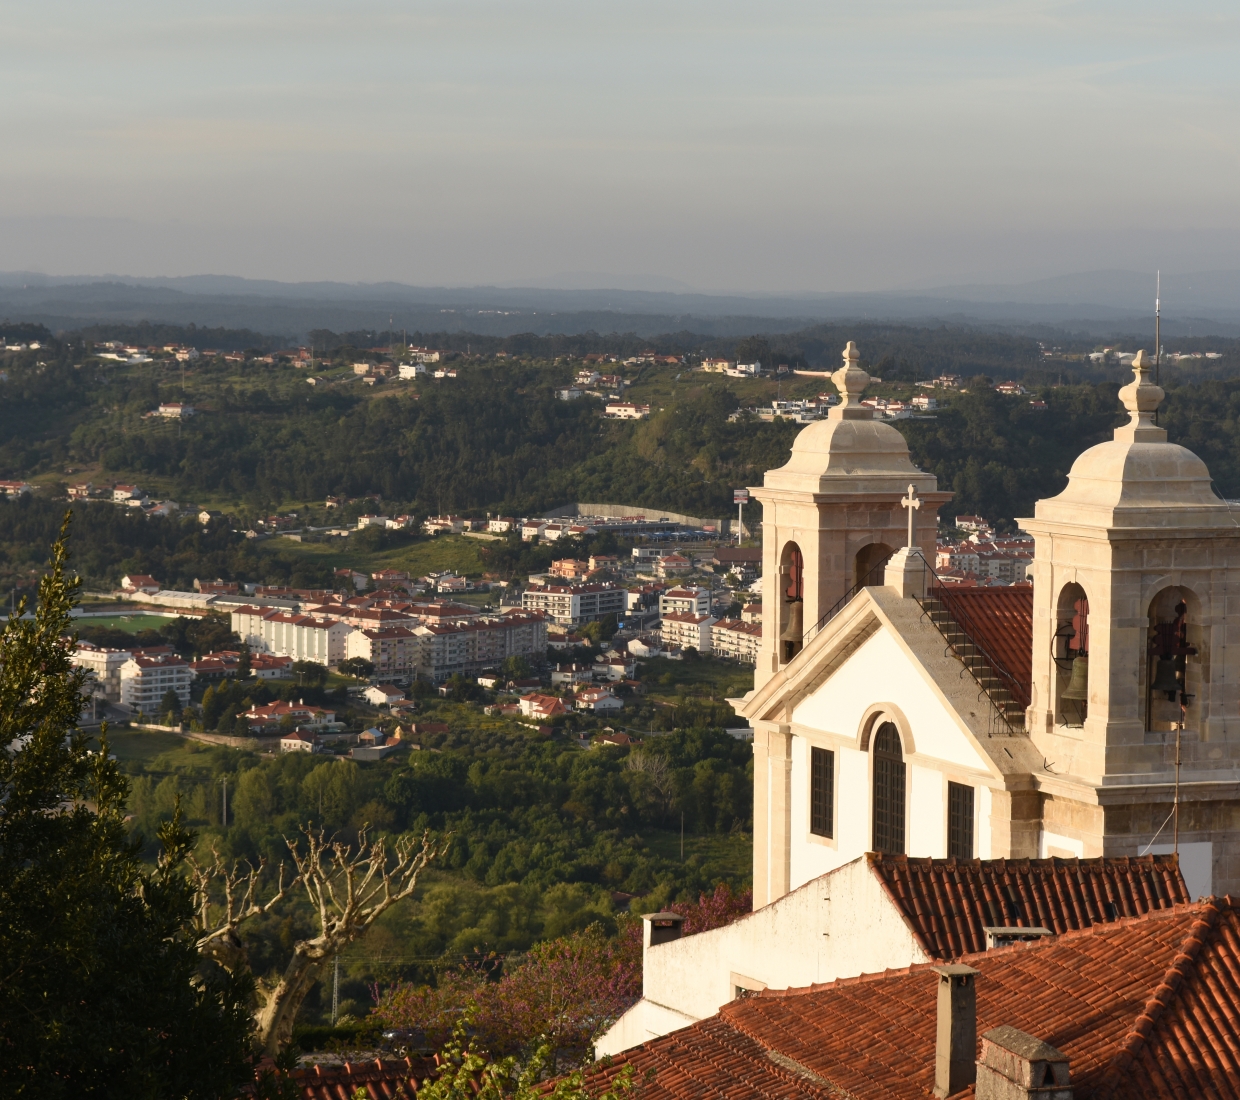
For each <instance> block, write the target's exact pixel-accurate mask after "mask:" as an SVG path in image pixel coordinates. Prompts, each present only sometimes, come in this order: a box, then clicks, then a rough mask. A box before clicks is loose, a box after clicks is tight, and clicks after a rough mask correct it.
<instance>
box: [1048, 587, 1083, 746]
mask: <svg viewBox="0 0 1240 1100" xmlns="http://www.w3.org/2000/svg"><path fill="white" fill-rule="evenodd" d="M1051 657H1052V658H1053V660H1054V677H1055V683H1054V688H1053V690H1054V698H1055V720H1056V722H1058V723H1059V724H1060V725H1062V726H1073V727H1077V728H1079V727H1081V726H1084V725H1085V719H1086V718H1087V717H1088V715H1089V597H1088V596H1086V595H1085V589H1083V588H1082V587H1081V586H1080V585H1079V584H1066V585H1064V587H1063V590H1062V591H1061V592H1060V593H1059V600H1058V603H1057V604H1056V608H1055V631H1054V633H1053V634H1052V635H1051Z"/></svg>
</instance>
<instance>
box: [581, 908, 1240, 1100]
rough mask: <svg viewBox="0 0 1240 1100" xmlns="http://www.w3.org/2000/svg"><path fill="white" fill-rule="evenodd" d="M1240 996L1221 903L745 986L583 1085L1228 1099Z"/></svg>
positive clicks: (1239, 930)
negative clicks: (949, 958)
mask: <svg viewBox="0 0 1240 1100" xmlns="http://www.w3.org/2000/svg"><path fill="white" fill-rule="evenodd" d="M656 916H657V915H656ZM646 923H647V926H648V931H647V939H650V938H651V933H650V930H649V929H650V926H651V925H652V924H653V922H652V921H651V920H650V919H649V918H647V921H646ZM660 931H661V930H660ZM653 950H655V951H657V950H661V947H655V948H653ZM944 987H948V988H949V989H950V990H951V994H950V995H949V996H945V995H944V994H943V993H940V992H939V990H940V989H941V988H944ZM1238 1003H1240V912H1238V911H1237V908H1236V906H1235V905H1233V903H1232V902H1231V900H1230V899H1228V898H1222V899H1220V898H1211V899H1209V900H1206V901H1202V902H1198V903H1196V904H1179V905H1176V906H1174V907H1173V908H1170V909H1164V910H1159V911H1155V912H1150V913H1146V914H1144V915H1141V916H1137V917H1132V918H1127V919H1123V920H1119V921H1116V922H1113V923H1105V924H1097V925H1094V926H1091V927H1088V928H1085V929H1083V930H1079V931H1066V932H1064V933H1062V934H1060V935H1053V936H1039V937H1037V938H1036V939H1035V940H1033V941H1031V942H1025V943H1016V944H1013V945H1009V946H1003V947H1000V948H997V949H990V950H986V951H982V952H978V953H971V954H966V955H963V956H961V957H959V958H957V960H956V961H955V963H954V964H953V965H952V966H951V967H943V966H942V965H939V964H935V963H922V964H915V965H912V966H909V967H906V968H901V969H898V970H895V971H890V970H889V971H887V972H886V973H876V974H868V975H865V976H862V977H855V978H843V979H838V980H835V981H831V982H828V983H825V984H821V985H808V986H806V987H803V988H797V989H787V990H770V989H767V990H762V989H758V990H751V991H749V992H748V993H747V995H745V996H740V997H737V998H736V999H734V1000H732V1001H731V1002H730V1003H728V1004H726V1005H724V1006H723V1008H722V1009H721V1010H720V1011H719V1013H718V1014H717V1015H713V1016H711V1017H710V1018H708V1019H705V1020H702V1021H701V1022H699V1023H695V1024H693V1025H691V1026H689V1027H687V1028H683V1029H681V1030H678V1031H675V1032H673V1033H671V1034H669V1035H667V1036H665V1037H664V1038H661V1039H656V1040H654V1041H652V1042H647V1043H645V1044H643V1045H642V1046H639V1047H636V1048H634V1049H633V1050H630V1051H627V1052H626V1053H624V1054H621V1055H619V1056H618V1057H616V1058H614V1059H611V1060H609V1061H607V1062H604V1063H601V1064H598V1065H596V1066H595V1067H593V1068H591V1069H590V1070H588V1071H587V1076H586V1082H585V1084H586V1088H587V1089H588V1090H589V1091H591V1092H601V1091H602V1090H603V1089H604V1088H605V1087H606V1086H607V1084H608V1083H610V1082H611V1081H614V1080H615V1078H616V1076H617V1075H618V1074H619V1073H621V1072H625V1067H626V1066H631V1067H632V1071H635V1073H634V1079H635V1080H636V1081H638V1082H641V1083H640V1084H639V1085H638V1086H637V1093H638V1094H639V1095H640V1096H641V1098H642V1100H673V1098H674V1100H697V1098H699V1097H700V1098H702V1100H706V1098H711V1100H714V1098H716V1097H720V1096H727V1097H729V1098H734V1100H750V1098H753V1100H757V1098H763V1100H765V1098H773V1097H781V1098H782V1097H787V1098H789V1100H791V1098H793V1097H811V1098H815V1100H816V1098H819V1097H821V1098H822V1100H839V1098H840V1097H851V1098H853V1100H924V1098H927V1097H930V1096H932V1095H939V1096H948V1095H950V1096H959V1097H965V1096H976V1097H977V1100H1017V1098H1028V1100H1034V1098H1043V1100H1060V1098H1064V1100H1066V1098H1068V1097H1071V1096H1075V1097H1077V1098H1079V1100H1085V1098H1090V1100H1119V1098H1127V1097H1134V1098H1136V1097H1139V1098H1141V1100H1173V1098H1174V1100H1183V1098H1187V1097H1207V1096H1210V1097H1236V1096H1240V1044H1237V1042H1236V1037H1235V1036H1236V1028H1235V1023H1234V1021H1235V1015H1236V1009H1235V1006H1236V1005H1237V1004H1238ZM1022 1033H1023V1034H1022ZM940 1044H942V1045H940ZM979 1047H980V1050H979ZM979 1055H980V1057H979ZM1052 1068H1053V1070H1054V1076H1053V1077H1052V1076H1051V1073H1050V1072H1048V1071H1049V1070H1050V1069H1052ZM632 1071H630V1072H632ZM975 1078H976V1084H975V1083H974V1079H975ZM1052 1084H1053V1086H1054V1087H1050V1086H1051V1085H1052ZM1043 1085H1045V1086H1046V1087H1037V1086H1043Z"/></svg>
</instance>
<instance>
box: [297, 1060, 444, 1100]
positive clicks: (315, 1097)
mask: <svg viewBox="0 0 1240 1100" xmlns="http://www.w3.org/2000/svg"><path fill="white" fill-rule="evenodd" d="M434 1070H435V1063H434V1061H432V1060H431V1059H429V1058H414V1059H410V1058H402V1059H400V1060H399V1061H394V1060H392V1061H388V1060H380V1059H378V1058H376V1059H375V1060H374V1061H373V1062H354V1063H349V1062H345V1063H344V1065H341V1066H321V1065H320V1066H311V1067H310V1068H309V1069H299V1070H294V1071H293V1073H292V1077H293V1080H294V1081H296V1082H297V1084H298V1085H299V1086H300V1088H301V1095H302V1098H303V1100H353V1096H354V1095H355V1094H356V1092H357V1090H358V1089H359V1088H361V1087H363V1086H365V1089H366V1095H367V1097H369V1100H397V1098H398V1097H401V1098H408V1100H412V1097H413V1095H414V1093H415V1092H416V1091H417V1087H418V1084H419V1082H421V1081H423V1080H425V1079H426V1078H427V1077H429V1076H430V1075H431V1074H432V1073H433V1072H434Z"/></svg>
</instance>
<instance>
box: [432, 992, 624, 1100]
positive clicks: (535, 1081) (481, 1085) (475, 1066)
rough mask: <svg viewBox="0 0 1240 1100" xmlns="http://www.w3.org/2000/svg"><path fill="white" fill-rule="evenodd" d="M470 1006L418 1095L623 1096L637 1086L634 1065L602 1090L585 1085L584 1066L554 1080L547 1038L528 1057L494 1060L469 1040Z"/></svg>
mask: <svg viewBox="0 0 1240 1100" xmlns="http://www.w3.org/2000/svg"><path fill="white" fill-rule="evenodd" d="M471 1017H472V1011H471V1010H467V1011H466V1013H465V1016H464V1018H463V1019H462V1021H461V1023H460V1025H459V1026H458V1027H457V1029H456V1031H455V1032H454V1034H453V1036H452V1040H451V1041H450V1042H449V1043H448V1044H447V1046H445V1047H444V1049H443V1052H442V1053H441V1055H440V1057H439V1058H438V1062H439V1069H438V1071H437V1072H436V1074H435V1076H433V1077H431V1078H428V1079H427V1080H426V1081H424V1082H423V1083H422V1087H421V1088H419V1089H418V1097H419V1100H623V1098H625V1097H627V1096H628V1095H629V1094H630V1093H631V1092H632V1091H633V1076H634V1075H633V1069H632V1067H631V1066H627V1065H626V1066H623V1067H621V1069H620V1071H619V1072H618V1073H617V1074H615V1075H614V1076H613V1077H612V1078H611V1080H610V1081H609V1082H608V1085H607V1087H606V1088H605V1089H603V1090H602V1091H596V1090H595V1089H590V1088H587V1086H586V1081H585V1075H584V1074H583V1073H582V1072H581V1071H580V1070H574V1071H572V1072H571V1073H567V1074H564V1075H563V1076H561V1077H558V1078H556V1079H555V1081H554V1083H552V1084H551V1085H550V1086H548V1085H546V1084H544V1080H545V1079H546V1077H548V1076H549V1075H551V1074H554V1073H555V1071H556V1065H555V1055H554V1051H553V1049H552V1047H551V1044H549V1043H544V1044H542V1045H541V1046H539V1047H538V1049H537V1050H535V1051H534V1053H533V1054H532V1055H531V1056H530V1057H529V1058H527V1059H526V1060H525V1061H524V1062H518V1061H517V1059H516V1058H515V1057H513V1056H509V1057H507V1058H502V1059H499V1060H493V1059H491V1058H490V1057H488V1056H487V1055H486V1054H484V1053H483V1052H482V1051H481V1050H480V1049H479V1047H478V1040H477V1038H476V1037H471V1038H469V1039H468V1041H467V1040H466V1036H467V1035H469V1032H470V1029H471V1026H472V1018H471Z"/></svg>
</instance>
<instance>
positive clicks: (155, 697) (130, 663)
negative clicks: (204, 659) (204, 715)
mask: <svg viewBox="0 0 1240 1100" xmlns="http://www.w3.org/2000/svg"><path fill="white" fill-rule="evenodd" d="M193 679H194V673H193V671H192V670H191V669H190V667H189V662H187V661H186V660H184V659H183V658H181V657H178V656H176V654H164V653H161V654H159V655H158V656H153V657H148V656H146V655H145V654H140V653H135V654H134V655H133V656H131V657H130V658H129V660H127V661H126V662H125V663H124V664H123V665H121V668H120V681H121V702H122V703H123V704H124V705H126V706H128V707H129V708H130V709H131V710H134V711H137V712H139V713H141V714H145V715H148V716H151V717H153V716H155V715H157V714H158V713H159V708H160V704H161V703H162V702H163V698H164V696H165V695H166V694H167V693H168V692H169V691H170V690H171V691H175V692H176V693H177V698H178V699H179V700H180V701H181V706H185V705H186V704H187V703H189V686H190V683H191V681H192V680H193Z"/></svg>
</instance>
